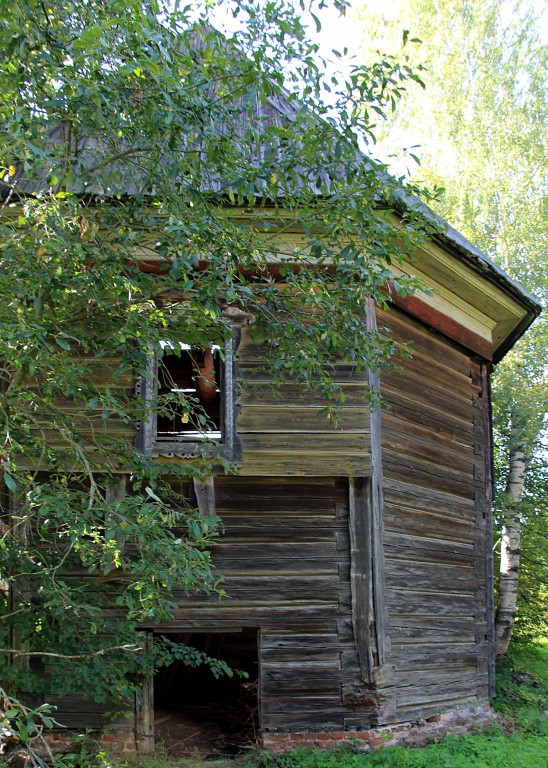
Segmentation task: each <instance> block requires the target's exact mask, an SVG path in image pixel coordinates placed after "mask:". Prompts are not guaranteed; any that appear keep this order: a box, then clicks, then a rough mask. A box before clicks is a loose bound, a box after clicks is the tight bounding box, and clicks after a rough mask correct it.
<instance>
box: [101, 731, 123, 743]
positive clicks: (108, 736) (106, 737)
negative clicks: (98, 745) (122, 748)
mask: <svg viewBox="0 0 548 768" xmlns="http://www.w3.org/2000/svg"><path fill="white" fill-rule="evenodd" d="M119 739H120V737H119V736H118V734H117V733H103V735H102V736H101V741H105V742H109V743H111V742H113V741H119Z"/></svg>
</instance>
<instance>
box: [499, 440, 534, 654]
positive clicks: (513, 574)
mask: <svg viewBox="0 0 548 768" xmlns="http://www.w3.org/2000/svg"><path fill="white" fill-rule="evenodd" d="M527 464H528V461H527V456H526V454H525V451H524V450H523V449H522V448H514V449H512V450H511V451H510V471H509V473H508V481H507V483H506V497H507V502H506V509H505V513H504V526H503V529H502V539H501V547H500V581H499V594H498V601H497V613H496V617H495V664H496V665H497V666H500V665H501V664H502V663H503V661H504V659H505V657H506V653H507V652H508V646H509V645H510V640H511V639H512V632H513V630H514V622H515V619H516V609H517V598H518V581H519V568H520V540H521V520H520V517H519V503H520V501H521V499H522V495H523V487H524V485H525V475H526V472H527Z"/></svg>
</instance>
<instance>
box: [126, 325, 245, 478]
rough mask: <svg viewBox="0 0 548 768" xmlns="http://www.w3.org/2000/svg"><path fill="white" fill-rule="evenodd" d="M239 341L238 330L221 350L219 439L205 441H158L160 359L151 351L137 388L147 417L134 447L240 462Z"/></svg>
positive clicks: (170, 455) (164, 455)
mask: <svg viewBox="0 0 548 768" xmlns="http://www.w3.org/2000/svg"><path fill="white" fill-rule="evenodd" d="M239 340H240V332H239V329H238V328H235V329H234V331H233V333H232V335H231V336H230V337H229V338H228V339H227V340H226V342H225V343H224V345H223V347H222V359H221V382H220V390H221V393H220V394H221V424H220V431H221V437H220V438H208V437H207V434H204V437H203V438H198V439H195V440H192V439H184V440H183V439H181V440H173V441H168V440H161V441H160V440H158V435H157V432H158V430H157V415H156V413H155V407H154V406H155V403H156V400H157V397H158V358H157V356H156V355H155V354H154V353H152V352H151V353H150V354H149V355H148V359H147V366H146V373H145V375H144V376H142V377H141V379H140V380H139V382H138V383H137V388H136V391H137V395H139V396H140V397H141V398H142V399H143V400H144V404H145V412H146V413H147V414H148V416H147V417H146V418H144V419H143V420H142V421H141V423H140V425H139V430H138V434H137V438H136V441H135V444H136V446H137V447H138V448H139V449H140V450H142V451H143V453H144V454H145V455H146V456H150V457H152V458H160V457H162V458H168V459H171V458H181V459H191V458H195V457H196V456H203V455H207V454H216V455H219V457H220V458H222V459H224V460H225V461H228V462H230V463H232V464H239V463H240V462H241V442H240V440H239V437H238V434H237V431H236V420H237V416H238V405H237V392H236V364H235V358H236V350H237V348H238V345H239Z"/></svg>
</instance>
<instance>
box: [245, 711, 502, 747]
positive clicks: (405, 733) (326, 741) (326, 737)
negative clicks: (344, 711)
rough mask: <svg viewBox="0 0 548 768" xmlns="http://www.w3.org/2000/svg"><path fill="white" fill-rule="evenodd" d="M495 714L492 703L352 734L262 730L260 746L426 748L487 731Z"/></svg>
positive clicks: (345, 732) (351, 731) (349, 732)
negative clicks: (478, 730)
mask: <svg viewBox="0 0 548 768" xmlns="http://www.w3.org/2000/svg"><path fill="white" fill-rule="evenodd" d="M494 718H495V714H494V712H493V710H492V709H491V707H490V705H489V704H483V705H481V706H467V707H463V708H461V709H457V710H454V711H452V712H447V713H445V714H443V715H434V716H433V717H429V718H428V720H418V721H415V722H408V723H398V724H397V725H387V726H383V727H381V728H374V729H368V730H348V731H310V730H309V731H295V732H292V733H289V732H287V731H283V732H272V731H261V732H260V733H259V746H260V747H262V748H263V749H266V750H269V751H270V752H275V753H278V754H279V753H282V752H288V751H290V750H292V749H295V748H296V747H308V748H315V749H331V748H333V747H346V748H351V749H356V750H358V751H360V752H368V751H369V750H371V749H377V748H379V747H381V746H385V747H389V746H394V745H395V744H401V745H403V746H417V747H423V746H426V745H427V744H429V743H431V742H432V741H436V740H437V739H440V738H443V737H444V736H446V735H447V734H449V733H456V734H461V733H466V732H468V731H471V730H473V729H474V728H485V727H486V726H488V725H489V724H491V723H492V722H493V720H494Z"/></svg>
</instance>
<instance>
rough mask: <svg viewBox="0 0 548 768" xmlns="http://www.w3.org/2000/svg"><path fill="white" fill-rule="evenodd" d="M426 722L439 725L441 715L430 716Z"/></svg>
mask: <svg viewBox="0 0 548 768" xmlns="http://www.w3.org/2000/svg"><path fill="white" fill-rule="evenodd" d="M426 722H427V723H440V722H441V715H432V717H429V718H428V720H427V721H426Z"/></svg>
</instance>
